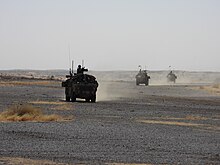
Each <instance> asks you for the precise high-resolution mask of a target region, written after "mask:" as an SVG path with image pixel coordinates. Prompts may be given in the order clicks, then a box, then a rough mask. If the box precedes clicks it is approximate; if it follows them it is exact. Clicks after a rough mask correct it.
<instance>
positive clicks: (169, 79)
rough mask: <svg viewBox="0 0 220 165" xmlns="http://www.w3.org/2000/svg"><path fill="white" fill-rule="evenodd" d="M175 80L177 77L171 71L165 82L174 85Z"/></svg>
mask: <svg viewBox="0 0 220 165" xmlns="http://www.w3.org/2000/svg"><path fill="white" fill-rule="evenodd" d="M176 79H177V76H176V75H175V74H174V73H173V72H172V71H170V73H169V74H168V75H167V81H168V82H173V83H176Z"/></svg>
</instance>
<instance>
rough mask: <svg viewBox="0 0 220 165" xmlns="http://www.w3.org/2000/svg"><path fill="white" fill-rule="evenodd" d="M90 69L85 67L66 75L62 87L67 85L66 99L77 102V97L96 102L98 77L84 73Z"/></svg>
mask: <svg viewBox="0 0 220 165" xmlns="http://www.w3.org/2000/svg"><path fill="white" fill-rule="evenodd" d="M84 71H88V69H85V68H84V67H82V68H80V71H79V66H78V69H77V73H74V74H73V73H72V71H71V70H70V74H69V75H66V78H67V80H66V81H63V82H62V87H65V95H66V101H72V102H75V101H76V98H81V99H85V100H86V102H90V100H91V102H96V91H97V88H98V82H97V81H96V78H95V77H94V76H92V75H89V74H84Z"/></svg>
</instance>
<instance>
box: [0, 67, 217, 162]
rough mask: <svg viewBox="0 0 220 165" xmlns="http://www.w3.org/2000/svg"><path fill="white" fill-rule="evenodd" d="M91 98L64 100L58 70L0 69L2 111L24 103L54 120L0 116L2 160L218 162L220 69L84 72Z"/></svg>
mask: <svg viewBox="0 0 220 165" xmlns="http://www.w3.org/2000/svg"><path fill="white" fill-rule="evenodd" d="M90 74H93V75H95V76H96V77H97V80H98V82H99V87H98V91H97V102H96V103H87V102H85V101H84V100H80V99H77V101H76V102H66V101H65V100H64V98H65V95H64V88H62V87H61V81H62V80H65V72H64V71H62V72H61V71H53V72H52V71H39V72H37V71H15V70H13V71H1V78H0V113H2V112H4V111H6V110H7V109H8V108H10V107H11V106H13V105H14V106H18V105H25V104H30V105H31V106H33V107H37V108H39V109H41V110H42V111H43V113H44V114H47V115H54V114H55V115H58V116H60V117H61V118H57V120H52V121H15V120H4V119H1V117H0V120H1V121H0V164H3V165H5V164H35V165H39V164H106V165H107V164H109V165H113V164H115V165H119V164H220V91H219V88H220V86H219V84H220V73H218V72H216V73H212V72H210V73H209V72H204V73H202V72H201V73H195V72H181V71H177V72H176V74H177V76H178V79H177V83H176V84H172V83H167V82H166V79H165V78H164V77H165V76H166V74H167V72H166V71H161V72H156V71H154V72H153V71H152V72H149V75H150V76H151V79H150V85H149V86H144V85H140V86H136V85H135V78H134V77H135V74H136V72H125V71H120V72H119V71H118V72H90Z"/></svg>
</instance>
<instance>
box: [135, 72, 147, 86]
mask: <svg viewBox="0 0 220 165" xmlns="http://www.w3.org/2000/svg"><path fill="white" fill-rule="evenodd" d="M135 78H136V85H140V84H145V85H146V86H147V85H149V79H150V76H148V75H147V71H146V70H143V71H142V70H141V69H140V70H139V72H138V74H137V75H136V76H135Z"/></svg>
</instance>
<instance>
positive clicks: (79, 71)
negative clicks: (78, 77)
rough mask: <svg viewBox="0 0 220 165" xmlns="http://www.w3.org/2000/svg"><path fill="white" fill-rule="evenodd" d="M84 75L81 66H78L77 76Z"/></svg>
mask: <svg viewBox="0 0 220 165" xmlns="http://www.w3.org/2000/svg"><path fill="white" fill-rule="evenodd" d="M80 73H83V70H82V67H81V65H78V68H77V74H80Z"/></svg>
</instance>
